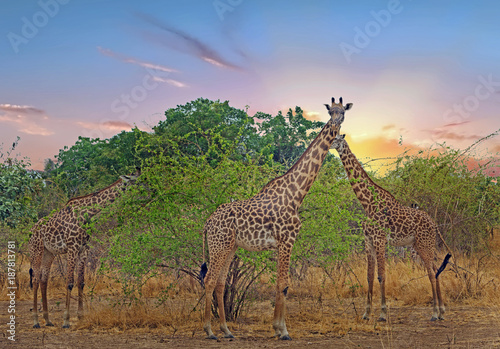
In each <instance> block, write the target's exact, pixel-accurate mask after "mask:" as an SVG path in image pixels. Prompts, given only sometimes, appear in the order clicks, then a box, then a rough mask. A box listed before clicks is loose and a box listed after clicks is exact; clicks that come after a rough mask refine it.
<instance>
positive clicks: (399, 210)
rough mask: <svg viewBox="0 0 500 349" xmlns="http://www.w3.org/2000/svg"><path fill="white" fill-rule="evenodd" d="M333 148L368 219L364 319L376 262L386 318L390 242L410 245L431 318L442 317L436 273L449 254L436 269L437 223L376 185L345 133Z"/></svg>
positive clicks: (381, 316)
mask: <svg viewBox="0 0 500 349" xmlns="http://www.w3.org/2000/svg"><path fill="white" fill-rule="evenodd" d="M332 148H334V149H336V150H337V151H338V153H339V156H340V160H341V161H342V164H343V165H344V169H345V171H346V173H347V177H348V178H349V181H350V183H351V186H352V189H353V191H354V194H355V195H356V197H357V198H358V200H359V202H360V203H361V205H362V206H363V209H364V211H365V213H366V215H367V216H368V219H367V220H366V221H364V222H363V224H362V226H363V231H364V233H365V247H366V254H367V259H368V296H367V300H366V309H365V313H364V315H363V319H366V320H367V319H368V318H369V316H370V312H371V307H372V296H373V281H374V276H375V265H376V266H377V269H378V270H377V272H378V281H379V283H380V293H381V308H382V309H381V314H380V317H379V321H386V319H387V305H386V300H385V247H386V243H387V242H388V241H389V242H390V243H391V244H392V245H394V246H412V247H413V248H414V249H415V251H416V252H417V253H418V255H419V256H420V258H421V259H422V261H423V263H424V265H425V268H426V269H427V274H428V276H429V280H430V282H431V287H432V297H433V312H432V317H431V320H432V321H434V320H438V319H440V320H443V314H444V312H445V307H444V303H443V299H442V297H441V287H440V285H439V280H438V276H439V274H440V273H441V272H442V271H443V270H444V268H445V267H446V264H447V263H448V260H449V259H450V257H451V254H448V255H447V256H446V257H445V259H444V261H443V263H442V265H441V266H440V267H439V269H438V268H437V267H436V264H435V262H434V258H435V252H436V251H435V244H436V234H437V233H439V231H438V227H437V224H436V223H435V222H434V221H433V220H432V218H431V217H430V216H429V215H428V214H427V213H426V212H424V211H421V210H419V209H418V208H413V207H407V206H404V205H402V204H400V203H399V202H398V201H397V200H396V198H394V196H392V194H390V193H389V192H388V191H387V190H385V189H383V188H382V187H380V186H379V185H377V184H376V183H375V182H374V181H373V180H372V179H371V178H370V177H369V176H368V174H367V173H366V172H365V170H364V169H363V167H362V166H361V164H360V163H359V161H358V159H357V158H356V156H355V155H354V154H353V153H352V151H351V149H350V148H349V145H348V144H347V141H346V140H345V135H337V136H336V137H335V140H334V142H333V144H332Z"/></svg>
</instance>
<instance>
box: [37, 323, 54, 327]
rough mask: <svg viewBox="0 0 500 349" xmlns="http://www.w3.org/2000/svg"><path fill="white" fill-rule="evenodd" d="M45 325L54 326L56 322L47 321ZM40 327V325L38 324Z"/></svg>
mask: <svg viewBox="0 0 500 349" xmlns="http://www.w3.org/2000/svg"><path fill="white" fill-rule="evenodd" d="M45 326H49V327H52V326H54V324H53V323H52V322H47V323H46V324H45ZM38 327H40V326H38Z"/></svg>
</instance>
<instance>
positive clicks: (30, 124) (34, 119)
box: [0, 104, 54, 136]
mask: <svg viewBox="0 0 500 349" xmlns="http://www.w3.org/2000/svg"><path fill="white" fill-rule="evenodd" d="M0 112H1V113H0V122H2V123H10V124H13V125H15V126H16V127H17V130H18V131H19V132H22V133H26V134H29V135H39V136H50V135H52V134H54V132H52V131H50V130H49V129H47V128H46V127H43V126H41V125H40V123H41V122H44V121H47V120H49V117H48V116H47V115H46V114H45V112H44V111H43V110H41V109H39V108H35V107H32V106H27V105H15V104H0Z"/></svg>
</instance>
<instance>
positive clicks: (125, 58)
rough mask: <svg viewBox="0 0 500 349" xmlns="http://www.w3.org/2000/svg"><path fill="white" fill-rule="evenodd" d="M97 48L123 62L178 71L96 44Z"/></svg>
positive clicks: (171, 71)
mask: <svg viewBox="0 0 500 349" xmlns="http://www.w3.org/2000/svg"><path fill="white" fill-rule="evenodd" d="M97 50H98V51H99V52H100V53H102V54H103V55H105V56H108V57H111V58H115V59H117V60H119V61H122V62H124V63H130V64H135V65H138V66H140V67H143V68H147V69H154V70H158V71H163V72H167V73H178V71H177V70H175V69H173V68H170V67H166V66H164V65H160V64H154V63H149V62H144V61H141V60H139V59H135V58H132V57H128V56H126V55H123V54H121V53H117V52H114V51H112V50H110V49H107V48H103V47H100V46H97Z"/></svg>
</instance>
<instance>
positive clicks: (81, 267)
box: [76, 249, 88, 320]
mask: <svg viewBox="0 0 500 349" xmlns="http://www.w3.org/2000/svg"><path fill="white" fill-rule="evenodd" d="M87 251H88V250H87V249H85V251H83V253H82V256H81V257H80V261H79V263H78V267H77V269H76V274H77V276H78V279H77V281H78V283H77V287H78V311H77V316H78V319H79V320H81V319H83V287H84V286H85V263H86V261H87Z"/></svg>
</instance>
